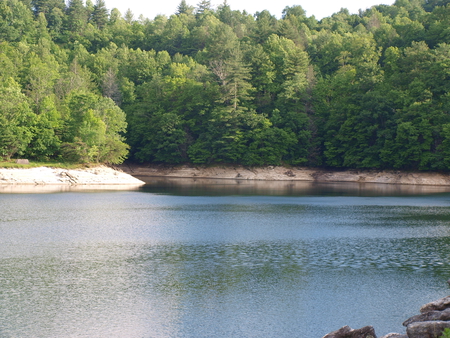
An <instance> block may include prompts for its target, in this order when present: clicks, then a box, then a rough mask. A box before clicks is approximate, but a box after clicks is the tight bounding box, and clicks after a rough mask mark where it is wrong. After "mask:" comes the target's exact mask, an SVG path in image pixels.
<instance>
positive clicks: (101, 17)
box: [91, 0, 109, 29]
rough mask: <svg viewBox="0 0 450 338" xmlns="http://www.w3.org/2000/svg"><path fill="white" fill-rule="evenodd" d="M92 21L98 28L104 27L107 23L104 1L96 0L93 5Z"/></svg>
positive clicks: (106, 10)
mask: <svg viewBox="0 0 450 338" xmlns="http://www.w3.org/2000/svg"><path fill="white" fill-rule="evenodd" d="M91 20H92V22H93V23H94V24H95V25H96V26H97V28H98V29H103V28H105V26H106V24H107V23H108V20H109V18H108V9H107V8H106V5H105V1H103V0H97V1H96V3H95V6H94V11H93V12H92V16H91Z"/></svg>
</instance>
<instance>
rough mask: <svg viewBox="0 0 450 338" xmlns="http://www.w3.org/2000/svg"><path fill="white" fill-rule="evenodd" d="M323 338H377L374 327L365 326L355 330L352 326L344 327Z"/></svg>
mask: <svg viewBox="0 0 450 338" xmlns="http://www.w3.org/2000/svg"><path fill="white" fill-rule="evenodd" d="M322 338H377V336H376V335H375V330H374V329H373V327H372V326H364V327H362V328H360V329H356V330H353V329H352V328H351V327H350V326H347V325H346V326H343V327H341V328H340V329H339V330H336V331H333V332H330V333H328V334H327V335H325V336H323V337H322Z"/></svg>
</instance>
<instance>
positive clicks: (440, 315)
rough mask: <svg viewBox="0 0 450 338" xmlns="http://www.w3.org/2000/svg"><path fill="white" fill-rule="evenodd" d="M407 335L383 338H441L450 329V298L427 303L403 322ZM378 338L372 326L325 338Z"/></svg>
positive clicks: (347, 328) (342, 328) (325, 337)
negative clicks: (416, 313)
mask: <svg viewBox="0 0 450 338" xmlns="http://www.w3.org/2000/svg"><path fill="white" fill-rule="evenodd" d="M403 326H406V335H405V334H401V333H389V334H387V335H385V336H383V337H381V338H439V337H441V336H442V333H443V331H444V330H445V329H447V328H448V329H450V296H447V297H444V298H441V299H438V300H436V301H433V302H430V303H427V304H425V305H423V306H422V307H421V308H420V314H419V315H416V316H413V317H411V318H409V319H407V320H405V321H404V322H403ZM372 337H373V338H376V335H375V330H374V329H373V327H372V326H365V327H363V328H361V329H357V330H352V329H351V328H350V327H349V326H344V327H341V328H340V329H339V330H336V331H333V332H330V333H329V334H327V335H325V336H324V337H323V338H372Z"/></svg>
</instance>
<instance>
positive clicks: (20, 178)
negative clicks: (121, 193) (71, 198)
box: [0, 166, 144, 188]
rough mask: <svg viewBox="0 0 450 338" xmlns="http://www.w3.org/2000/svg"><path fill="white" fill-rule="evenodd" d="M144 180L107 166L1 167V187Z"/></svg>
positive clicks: (122, 183) (117, 182) (137, 182)
mask: <svg viewBox="0 0 450 338" xmlns="http://www.w3.org/2000/svg"><path fill="white" fill-rule="evenodd" d="M142 184H144V182H143V181H141V180H139V179H137V178H135V177H133V176H131V175H129V174H127V173H124V172H122V171H120V170H115V169H112V168H109V167H106V166H98V167H95V168H86V169H77V170H68V169H61V168H48V167H38V168H30V169H4V168H0V188H3V187H5V186H10V185H69V186H74V185H142Z"/></svg>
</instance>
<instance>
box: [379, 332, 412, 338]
mask: <svg viewBox="0 0 450 338" xmlns="http://www.w3.org/2000/svg"><path fill="white" fill-rule="evenodd" d="M381 338H408V336H407V335H406V334H400V333H388V334H387V335H385V336H383V337H381Z"/></svg>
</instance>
